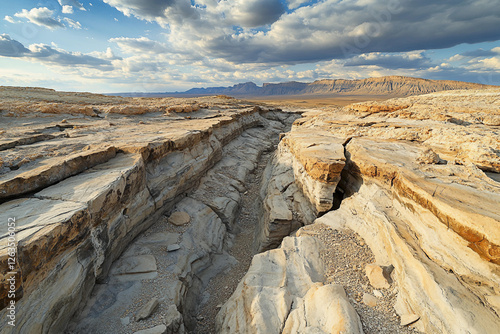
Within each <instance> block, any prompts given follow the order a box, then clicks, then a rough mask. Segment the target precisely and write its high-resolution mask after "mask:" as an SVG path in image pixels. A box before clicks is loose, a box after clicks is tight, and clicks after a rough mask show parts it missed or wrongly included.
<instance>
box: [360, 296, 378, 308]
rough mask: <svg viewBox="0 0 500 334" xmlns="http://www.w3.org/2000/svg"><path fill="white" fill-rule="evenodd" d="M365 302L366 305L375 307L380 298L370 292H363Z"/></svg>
mask: <svg viewBox="0 0 500 334" xmlns="http://www.w3.org/2000/svg"><path fill="white" fill-rule="evenodd" d="M363 303H365V305H368V306H370V307H375V306H377V303H378V300H377V298H376V297H375V296H373V295H371V294H369V293H363Z"/></svg>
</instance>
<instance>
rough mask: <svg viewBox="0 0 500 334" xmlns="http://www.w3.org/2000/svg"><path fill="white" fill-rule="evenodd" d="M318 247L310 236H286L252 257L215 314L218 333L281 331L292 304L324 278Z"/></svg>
mask: <svg viewBox="0 0 500 334" xmlns="http://www.w3.org/2000/svg"><path fill="white" fill-rule="evenodd" d="M319 247H321V245H320V243H319V241H317V239H315V238H313V237H309V236H303V237H300V238H293V237H287V238H285V239H284V240H283V243H282V245H281V247H280V248H278V249H274V250H271V251H267V252H264V253H261V254H258V255H256V256H254V258H253V260H252V265H251V266H250V268H249V270H248V272H247V274H246V275H245V276H244V277H243V279H242V280H241V281H240V283H239V284H238V287H237V288H236V291H235V292H234V293H233V295H232V296H231V297H230V298H229V300H228V301H227V302H226V303H225V304H224V305H223V306H222V308H221V310H220V311H219V313H218V315H217V318H216V331H217V333H248V332H252V333H278V332H280V330H281V328H283V326H284V325H285V321H286V319H287V317H288V314H289V313H290V310H291V306H292V303H293V302H294V301H295V302H294V303H296V302H298V300H299V299H300V298H303V297H304V296H305V295H306V294H307V292H308V291H309V289H310V288H311V287H313V286H314V284H315V283H317V282H322V281H323V278H324V265H323V263H322V261H321V260H320V259H319V258H318V257H317V256H315V254H317V252H319V250H320V248H319ZM318 297H319V296H318ZM313 299H314V298H313ZM315 303H316V302H315V301H312V305H311V307H313V308H314V307H316V306H317V305H316V304H315ZM333 307H334V306H333V305H332V308H333ZM297 316H298V317H299V318H300V316H299V315H297ZM297 321H299V320H297ZM333 321H335V320H333ZM290 326H292V325H290Z"/></svg>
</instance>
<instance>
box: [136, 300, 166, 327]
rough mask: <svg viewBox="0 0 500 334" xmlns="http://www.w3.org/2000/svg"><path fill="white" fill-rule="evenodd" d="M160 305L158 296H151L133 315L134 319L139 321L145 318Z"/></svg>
mask: <svg viewBox="0 0 500 334" xmlns="http://www.w3.org/2000/svg"><path fill="white" fill-rule="evenodd" d="M158 305H160V302H159V301H158V298H153V299H151V300H150V301H149V302H147V303H146V304H144V305H143V306H142V307H141V308H140V309H139V311H137V314H136V316H135V321H140V320H144V319H147V318H149V317H150V316H151V314H153V312H154V311H155V310H156V308H157V307H158Z"/></svg>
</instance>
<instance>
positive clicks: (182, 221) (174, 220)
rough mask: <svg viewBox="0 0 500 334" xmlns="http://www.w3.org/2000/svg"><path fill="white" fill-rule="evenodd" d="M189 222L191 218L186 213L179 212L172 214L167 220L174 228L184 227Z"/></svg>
mask: <svg viewBox="0 0 500 334" xmlns="http://www.w3.org/2000/svg"><path fill="white" fill-rule="evenodd" d="M190 220H191V217H189V215H188V214H187V213H186V212H180V211H177V212H174V213H172V214H171V215H170V217H169V218H168V222H169V223H170V224H173V225H176V226H181V225H186V224H188V223H189V221H190Z"/></svg>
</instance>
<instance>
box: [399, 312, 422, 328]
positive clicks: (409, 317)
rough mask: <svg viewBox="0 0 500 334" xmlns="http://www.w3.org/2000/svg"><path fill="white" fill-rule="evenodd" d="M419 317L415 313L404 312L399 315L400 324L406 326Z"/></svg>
mask: <svg viewBox="0 0 500 334" xmlns="http://www.w3.org/2000/svg"><path fill="white" fill-rule="evenodd" d="M418 319H420V317H419V316H418V315H416V314H404V315H402V316H401V326H408V325H411V324H413V323H414V322H416V321H418Z"/></svg>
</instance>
